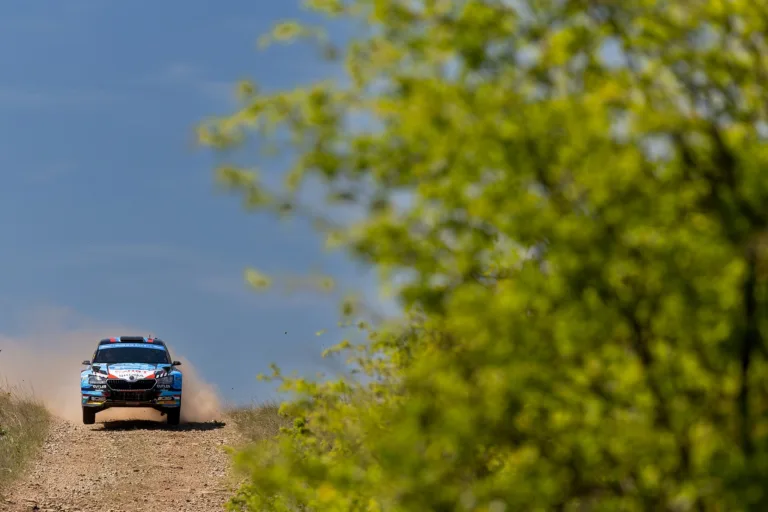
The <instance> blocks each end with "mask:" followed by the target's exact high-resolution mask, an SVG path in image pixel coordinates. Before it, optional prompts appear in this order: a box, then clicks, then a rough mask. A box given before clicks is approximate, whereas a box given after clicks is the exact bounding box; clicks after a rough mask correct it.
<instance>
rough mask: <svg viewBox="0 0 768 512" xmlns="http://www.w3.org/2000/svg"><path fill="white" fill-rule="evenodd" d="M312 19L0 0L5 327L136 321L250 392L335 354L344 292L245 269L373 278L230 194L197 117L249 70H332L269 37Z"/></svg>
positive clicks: (0, 315)
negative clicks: (294, 288) (299, 291)
mask: <svg viewBox="0 0 768 512" xmlns="http://www.w3.org/2000/svg"><path fill="white" fill-rule="evenodd" d="M150 5H151V8H148V7H149V6H150ZM214 5H215V7H214ZM303 16H304V15H303V14H302V11H301V10H300V8H299V4H298V2H296V1H294V0H285V1H254V0H229V1H227V2H218V3H216V4H214V3H213V2H204V1H200V0H187V1H185V2H181V1H178V0H177V1H173V2H152V3H151V4H150V3H145V2H115V1H105V2H97V1H85V0H67V1H66V2H63V1H60V0H47V1H36V2H22V1H21V0H15V1H8V2H3V3H2V4H1V5H0V60H2V63H3V71H2V73H0V166H1V167H0V168H1V169H2V174H0V175H1V176H2V177H3V185H2V187H0V214H1V215H2V218H3V219H4V222H2V223H1V224H0V236H2V240H3V242H4V244H3V250H2V251H0V334H2V335H4V336H9V337H13V336H23V335H24V334H25V332H26V331H29V330H30V329H32V328H33V327H35V326H34V325H31V323H32V324H34V321H32V322H31V323H30V320H29V319H30V318H38V319H39V318H41V317H40V316H39V315H38V316H35V314H34V313H35V312H39V311H41V310H43V311H44V310H46V309H50V310H53V311H59V312H60V311H65V312H67V313H66V315H69V317H71V319H70V320H68V322H69V323H67V322H64V323H62V324H61V325H64V326H65V327H62V328H66V325H69V324H71V325H72V328H77V324H78V322H79V321H80V320H78V319H87V321H88V322H90V323H96V324H98V325H104V326H108V325H116V324H120V325H131V326H137V327H139V328H142V329H146V330H147V331H148V332H152V333H155V334H156V335H159V336H161V337H163V338H165V339H167V340H169V341H170V342H171V343H172V344H173V345H174V347H175V348H176V351H178V352H180V353H182V354H183V355H184V356H185V357H187V358H188V359H189V360H191V361H192V362H193V363H194V364H195V366H196V368H197V369H198V371H199V372H200V373H201V374H202V375H203V376H204V377H205V378H206V380H208V381H210V382H212V383H214V384H216V385H217V386H218V387H219V388H220V389H221V390H222V393H223V394H224V395H225V398H227V399H230V400H235V401H244V400H251V399H256V400H258V399H263V398H266V397H267V396H269V395H270V389H269V388H270V386H271V385H265V384H259V383H257V382H256V380H255V375H256V374H257V373H258V372H260V371H262V370H265V369H267V367H268V364H269V363H271V362H276V363H277V364H278V365H280V366H282V367H284V368H285V369H286V370H288V371H290V370H296V371H298V372H301V373H314V372H316V371H329V369H331V370H332V369H333V368H334V366H333V365H332V364H329V363H327V362H324V361H323V360H322V359H321V358H320V357H319V354H320V352H321V350H322V347H323V346H324V345H325V344H329V343H331V342H334V341H336V340H337V338H334V337H333V336H334V334H333V333H331V334H329V335H328V336H327V337H317V336H316V335H315V332H316V331H318V330H320V329H323V328H329V327H331V328H333V327H334V326H335V325H336V321H337V319H338V317H337V310H338V308H337V303H336V302H335V301H333V300H329V298H328V297H325V296H323V295H319V294H314V295H313V294H304V295H290V296H289V295H284V294H280V293H269V294H266V295H264V294H258V293H254V292H251V291H249V290H248V289H247V288H246V286H245V284H244V282H243V278H242V276H243V270H244V268H245V267H246V266H254V267H256V268H258V269H260V270H264V271H267V272H278V273H283V274H285V273H302V274H306V273H308V272H310V271H311V270H313V269H317V270H321V271H323V272H325V273H327V274H331V275H334V276H336V277H338V278H340V280H341V281H342V282H343V283H346V285H347V286H349V287H352V288H353V289H358V290H359V289H362V288H365V287H370V279H368V278H367V277H366V274H365V272H364V270H362V269H360V267H359V266H354V265H352V264H351V263H350V262H348V261H347V260H346V259H345V258H344V257H342V256H340V255H328V254H325V253H323V252H322V251H321V249H320V246H321V245H320V240H319V238H318V237H317V236H316V235H315V234H314V233H313V231H312V229H311V228H310V227H308V226H307V225H305V224H303V223H301V222H296V223H293V224H290V225H285V224H280V223H278V222H277V221H275V220H273V219H272V218H270V217H268V216H261V215H247V214H246V213H244V212H243V211H242V210H241V208H240V203H239V200H238V198H236V197H233V196H227V195H223V194H220V193H217V192H216V189H215V187H214V182H213V172H212V170H213V166H214V164H215V158H214V156H213V154H212V153H211V152H209V151H206V150H200V149H197V148H195V146H194V144H193V141H194V135H193V129H194V126H195V124H196V123H197V122H199V121H201V120H202V119H203V118H204V117H206V116H208V115H211V114H216V113H226V112H228V111H230V109H231V108H232V100H231V90H232V86H233V85H234V83H235V81H236V80H238V79H240V78H244V77H252V78H254V79H257V80H258V81H259V82H260V83H261V84H263V85H265V86H267V87H270V88H278V87H288V86H292V85H297V84H301V83H304V82H307V81H310V80H313V79H315V78H321V77H324V76H327V74H328V73H329V70H328V69H327V68H326V66H325V64H323V63H322V62H320V61H319V60H318V59H317V57H316V55H315V54H314V53H313V52H312V51H311V49H310V48H308V47H306V46H296V47H290V48H281V49H276V50H270V51H268V52H259V51H257V49H256V40H257V38H258V36H259V35H260V34H261V33H263V32H264V31H266V30H267V29H268V28H269V27H270V26H271V24H272V23H273V22H275V21H277V20H280V19H284V18H295V17H303ZM38 321H39V320H38ZM286 331H287V334H286ZM148 332H147V333H148ZM114 334H121V333H112V332H104V335H105V336H109V335H114ZM126 334H133V333H126ZM138 334H146V333H138ZM32 343H34V342H32ZM95 343H96V340H94V344H95ZM42 347H43V346H42V345H41V346H40V350H43V348H42ZM88 355H89V354H82V357H80V359H76V360H75V361H73V362H72V363H73V366H72V368H71V371H72V372H73V373H75V374H76V373H77V372H78V371H79V366H77V363H79V361H80V360H82V359H84V358H86V357H87V356H88Z"/></svg>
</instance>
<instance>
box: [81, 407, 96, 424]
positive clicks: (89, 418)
mask: <svg viewBox="0 0 768 512" xmlns="http://www.w3.org/2000/svg"><path fill="white" fill-rule="evenodd" d="M94 423H96V411H94V410H93V409H88V408H87V407H83V425H93V424H94Z"/></svg>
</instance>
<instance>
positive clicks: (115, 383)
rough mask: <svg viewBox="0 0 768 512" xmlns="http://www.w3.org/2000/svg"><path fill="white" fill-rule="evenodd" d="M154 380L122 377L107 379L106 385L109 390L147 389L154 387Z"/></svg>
mask: <svg viewBox="0 0 768 512" xmlns="http://www.w3.org/2000/svg"><path fill="white" fill-rule="evenodd" d="M155 382H156V381H154V380H150V379H140V380H134V381H129V380H122V379H107V385H108V386H109V389H110V390H114V391H148V390H150V389H152V388H154V387H155Z"/></svg>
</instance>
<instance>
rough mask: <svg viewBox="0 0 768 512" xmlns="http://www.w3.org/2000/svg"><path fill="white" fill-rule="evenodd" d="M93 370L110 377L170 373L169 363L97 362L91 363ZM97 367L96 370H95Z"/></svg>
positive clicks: (125, 377) (155, 375)
mask: <svg viewBox="0 0 768 512" xmlns="http://www.w3.org/2000/svg"><path fill="white" fill-rule="evenodd" d="M93 366H94V368H93V372H94V373H100V374H102V375H104V374H106V375H107V376H108V377H109V378H110V379H122V380H139V379H154V378H157V377H162V376H163V375H168V374H170V369H171V365H170V364H147V363H117V364H99V363H96V364H94V365H93ZM96 368H98V371H96Z"/></svg>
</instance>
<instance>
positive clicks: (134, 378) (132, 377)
mask: <svg viewBox="0 0 768 512" xmlns="http://www.w3.org/2000/svg"><path fill="white" fill-rule="evenodd" d="M128 378H129V379H131V380H136V376H135V375H131V376H130V377H128Z"/></svg>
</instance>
